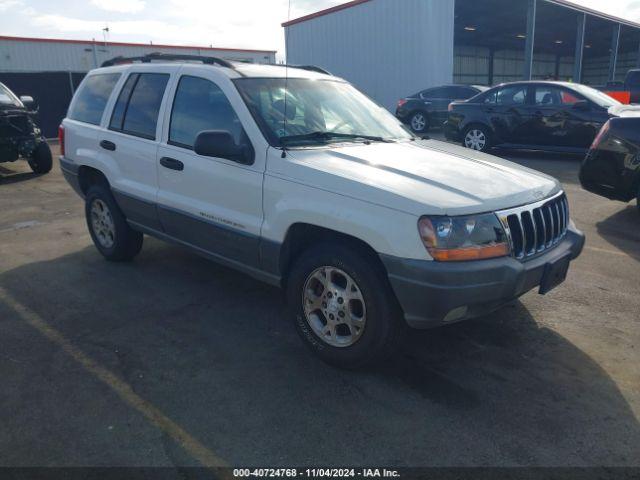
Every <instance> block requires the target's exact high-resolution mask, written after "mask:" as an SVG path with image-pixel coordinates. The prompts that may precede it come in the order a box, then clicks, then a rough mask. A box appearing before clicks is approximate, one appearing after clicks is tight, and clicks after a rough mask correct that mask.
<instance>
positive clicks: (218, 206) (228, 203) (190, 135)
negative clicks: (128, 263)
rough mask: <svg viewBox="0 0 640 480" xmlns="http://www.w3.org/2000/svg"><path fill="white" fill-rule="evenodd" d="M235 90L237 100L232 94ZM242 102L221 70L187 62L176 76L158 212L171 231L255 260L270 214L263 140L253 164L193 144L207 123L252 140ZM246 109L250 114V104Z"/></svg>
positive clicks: (247, 261)
mask: <svg viewBox="0 0 640 480" xmlns="http://www.w3.org/2000/svg"><path fill="white" fill-rule="evenodd" d="M211 70H213V69H211ZM221 85H223V86H224V89H223V87H221ZM233 94H235V97H236V98H234V100H235V101H234V103H232V102H231V101H230V100H229V98H230V97H231V95H233ZM232 98H233V97H232ZM241 102H242V100H241V99H240V97H239V95H238V94H237V92H235V91H234V90H233V89H232V87H230V86H229V85H228V82H227V83H225V82H224V79H217V78H215V72H210V73H203V72H202V69H194V70H193V72H190V71H189V67H184V68H183V69H182V70H181V72H180V74H179V75H178V78H177V81H176V82H175V83H174V87H173V92H172V101H171V102H170V103H169V105H171V108H170V109H167V112H166V113H165V128H164V135H163V141H162V142H161V144H160V147H159V150H158V158H157V160H158V161H157V171H158V186H159V190H158V215H159V218H160V222H161V224H162V227H163V229H164V232H165V233H166V234H167V235H169V236H171V237H173V238H175V239H177V240H180V241H181V242H185V243H187V244H189V245H192V246H195V247H198V248H200V249H202V250H204V251H206V252H209V253H212V254H214V255H217V256H219V257H223V258H224V259H227V260H231V261H234V262H239V263H242V264H244V265H247V266H251V267H256V266H258V262H259V255H258V248H259V238H260V228H261V224H262V218H263V215H262V180H263V171H264V158H260V151H262V152H264V150H263V149H262V146H258V145H255V146H256V147H259V148H260V149H258V148H256V149H255V151H256V152H257V154H256V159H255V160H254V163H253V164H252V165H244V164H240V163H237V162H234V161H232V160H227V159H224V158H213V157H206V156H201V155H198V154H196V153H195V152H194V151H193V145H194V143H195V139H196V137H197V135H198V133H200V132H201V131H203V130H227V131H229V132H231V134H232V135H233V137H234V139H235V141H236V143H238V144H240V143H242V142H249V141H250V140H249V137H248V135H247V133H246V132H245V129H244V128H243V123H242V122H241V120H240V118H239V115H238V112H237V111H236V108H234V106H233V105H234V104H235V105H240V104H241ZM241 113H242V114H243V115H244V116H247V115H250V114H249V113H248V111H247V112H245V111H243V112H241Z"/></svg>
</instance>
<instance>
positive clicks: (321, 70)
mask: <svg viewBox="0 0 640 480" xmlns="http://www.w3.org/2000/svg"><path fill="white" fill-rule="evenodd" d="M278 66H279V67H289V68H299V69H300V70H308V71H310V72H317V73H324V74H325V75H331V76H332V77H333V74H332V73H331V72H329V71H328V70H325V69H324V68H322V67H318V66H316V65H285V64H283V63H279V64H278Z"/></svg>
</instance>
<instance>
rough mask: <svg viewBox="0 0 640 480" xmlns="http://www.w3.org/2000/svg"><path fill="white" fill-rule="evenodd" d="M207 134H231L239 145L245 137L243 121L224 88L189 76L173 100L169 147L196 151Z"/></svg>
mask: <svg viewBox="0 0 640 480" xmlns="http://www.w3.org/2000/svg"><path fill="white" fill-rule="evenodd" d="M203 130H227V131H229V132H231V134H232V135H233V138H234V140H235V141H236V143H237V144H240V143H242V142H241V140H243V139H244V136H245V134H244V130H243V129H242V124H241V123H240V119H238V116H237V115H236V112H235V111H234V110H233V107H232V106H231V104H230V103H229V100H228V99H227V96H226V95H225V94H224V92H223V91H222V90H220V87H218V86H217V85H216V84H215V83H213V82H211V81H209V80H206V79H204V78H198V77H190V76H187V75H185V76H183V77H182V78H181V79H180V83H178V88H177V90H176V95H175V99H174V100H173V109H172V111H171V123H170V125H169V143H170V144H172V145H178V146H180V147H185V148H193V145H194V143H195V140H196V137H197V136H198V134H199V133H200V132H202V131H203Z"/></svg>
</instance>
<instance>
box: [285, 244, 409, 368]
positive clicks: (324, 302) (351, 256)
mask: <svg viewBox="0 0 640 480" xmlns="http://www.w3.org/2000/svg"><path fill="white" fill-rule="evenodd" d="M327 279H330V280H327ZM323 282H324V283H323ZM347 282H352V283H351V284H350V283H347ZM349 285H353V286H354V287H355V288H349ZM286 296H287V306H288V310H289V314H290V316H291V317H292V319H293V321H294V323H295V327H296V330H297V331H298V333H299V334H300V337H301V338H302V340H303V341H304V343H305V344H306V345H307V346H308V347H309V348H311V350H312V351H313V352H314V353H315V354H316V355H318V356H319V357H320V358H321V359H322V360H324V361H325V362H326V363H328V364H330V365H333V366H336V367H340V368H347V369H354V368H360V367H363V366H366V365H369V364H372V363H377V362H379V361H382V360H384V359H385V358H388V357H389V356H390V355H391V354H392V353H393V352H394V350H395V349H396V347H397V345H398V343H399V342H400V340H401V338H402V336H403V333H404V331H405V329H406V324H405V323H404V321H403V319H402V316H401V310H400V307H399V306H398V303H397V301H396V299H395V296H394V295H393V293H392V291H391V286H390V285H389V282H388V279H387V278H386V275H385V274H384V272H382V271H381V268H379V267H378V264H377V263H376V261H375V259H372V258H370V257H369V256H368V255H364V254H362V253H361V252H360V251H359V249H357V248H351V247H348V246H345V245H343V244H340V243H324V244H319V245H316V246H312V247H311V248H309V249H308V250H306V251H305V252H303V254H302V255H301V256H300V257H298V259H297V261H296V262H295V264H294V266H293V268H292V269H291V272H290V275H289V278H288V282H287V288H286ZM343 297H344V298H343ZM349 297H350V298H351V300H349ZM341 299H342V300H341ZM305 305H307V306H308V307H307V308H305ZM332 312H333V313H332ZM331 316H332V318H333V320H331V319H330V318H329V317H331ZM350 317H351V319H354V320H351V319H350ZM356 319H359V320H356ZM323 322H325V323H324V325H323ZM333 322H336V323H333ZM349 322H350V323H351V325H352V326H351V327H350V326H349V325H348V323H349ZM332 326H333V331H332V330H331V328H332ZM323 330H324V331H325V332H326V333H323V332H322V331H323Z"/></svg>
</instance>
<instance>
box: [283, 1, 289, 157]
mask: <svg viewBox="0 0 640 480" xmlns="http://www.w3.org/2000/svg"><path fill="white" fill-rule="evenodd" d="M287 8H288V10H287V21H289V20H291V0H289V4H288V7H287ZM284 50H285V55H286V63H285V65H284V129H283V130H284V134H285V136H286V135H287V92H288V91H289V90H288V86H289V27H285V30H284ZM286 156H287V149H286V147H285V146H284V145H282V158H286Z"/></svg>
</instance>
